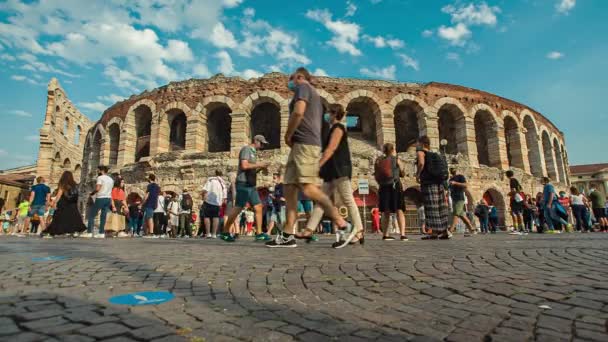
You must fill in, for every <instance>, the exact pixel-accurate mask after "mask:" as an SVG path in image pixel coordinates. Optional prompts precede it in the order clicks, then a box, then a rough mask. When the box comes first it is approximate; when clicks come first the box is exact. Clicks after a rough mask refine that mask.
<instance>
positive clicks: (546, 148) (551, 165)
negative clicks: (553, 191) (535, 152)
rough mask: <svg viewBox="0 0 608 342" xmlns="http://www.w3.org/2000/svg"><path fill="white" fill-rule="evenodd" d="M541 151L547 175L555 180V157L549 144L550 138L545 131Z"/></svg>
mask: <svg viewBox="0 0 608 342" xmlns="http://www.w3.org/2000/svg"><path fill="white" fill-rule="evenodd" d="M542 142H543V153H544V155H545V167H546V168H547V175H548V176H549V178H551V179H552V180H554V181H555V180H557V171H556V170H555V159H554V158H553V155H554V154H553V146H551V138H549V134H547V132H543V135H542Z"/></svg>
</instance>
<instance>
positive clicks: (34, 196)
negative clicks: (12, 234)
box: [25, 177, 51, 233]
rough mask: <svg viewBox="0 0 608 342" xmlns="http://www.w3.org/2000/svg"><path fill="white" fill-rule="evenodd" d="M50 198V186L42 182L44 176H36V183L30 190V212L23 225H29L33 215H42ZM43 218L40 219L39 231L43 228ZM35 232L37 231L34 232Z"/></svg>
mask: <svg viewBox="0 0 608 342" xmlns="http://www.w3.org/2000/svg"><path fill="white" fill-rule="evenodd" d="M50 198H51V188H49V187H48V186H47V185H46V184H44V177H38V178H36V185H34V186H32V192H31V193H30V212H29V215H28V218H27V219H26V221H25V227H27V228H28V230H29V226H30V222H29V221H30V220H29V219H30V218H32V217H33V216H34V215H37V216H38V217H44V213H45V212H46V208H47V205H48V204H49V202H50ZM44 225H45V222H44V220H40V231H41V232H43V231H44V229H45V226H44ZM34 233H37V232H34Z"/></svg>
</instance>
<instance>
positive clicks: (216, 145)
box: [207, 104, 232, 152]
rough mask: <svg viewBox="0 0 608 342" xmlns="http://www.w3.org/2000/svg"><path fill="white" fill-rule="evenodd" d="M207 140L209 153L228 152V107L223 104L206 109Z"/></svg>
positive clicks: (229, 126) (230, 121) (230, 125)
mask: <svg viewBox="0 0 608 342" xmlns="http://www.w3.org/2000/svg"><path fill="white" fill-rule="evenodd" d="M207 113H208V114H207V138H208V139H209V140H208V143H207V146H208V149H209V152H228V151H230V128H231V127H232V117H231V116H230V113H232V110H230V107H228V106H227V105H225V104H219V105H215V106H213V107H212V106H209V107H207Z"/></svg>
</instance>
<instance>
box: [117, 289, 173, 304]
mask: <svg viewBox="0 0 608 342" xmlns="http://www.w3.org/2000/svg"><path fill="white" fill-rule="evenodd" d="M173 298H175V295H174V294H173V293H171V292H167V291H149V292H135V293H128V294H124V295H120V296H115V297H112V298H110V299H109V302H110V303H112V304H118V305H134V306H138V305H156V304H162V303H165V302H168V301H170V300H173Z"/></svg>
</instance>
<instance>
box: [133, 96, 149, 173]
mask: <svg viewBox="0 0 608 342" xmlns="http://www.w3.org/2000/svg"><path fill="white" fill-rule="evenodd" d="M135 132H136V139H137V140H136V143H135V161H139V160H140V159H141V158H144V157H149V156H150V135H151V132H152V111H151V110H150V108H149V107H148V106H144V105H141V106H139V107H137V108H136V109H135Z"/></svg>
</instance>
